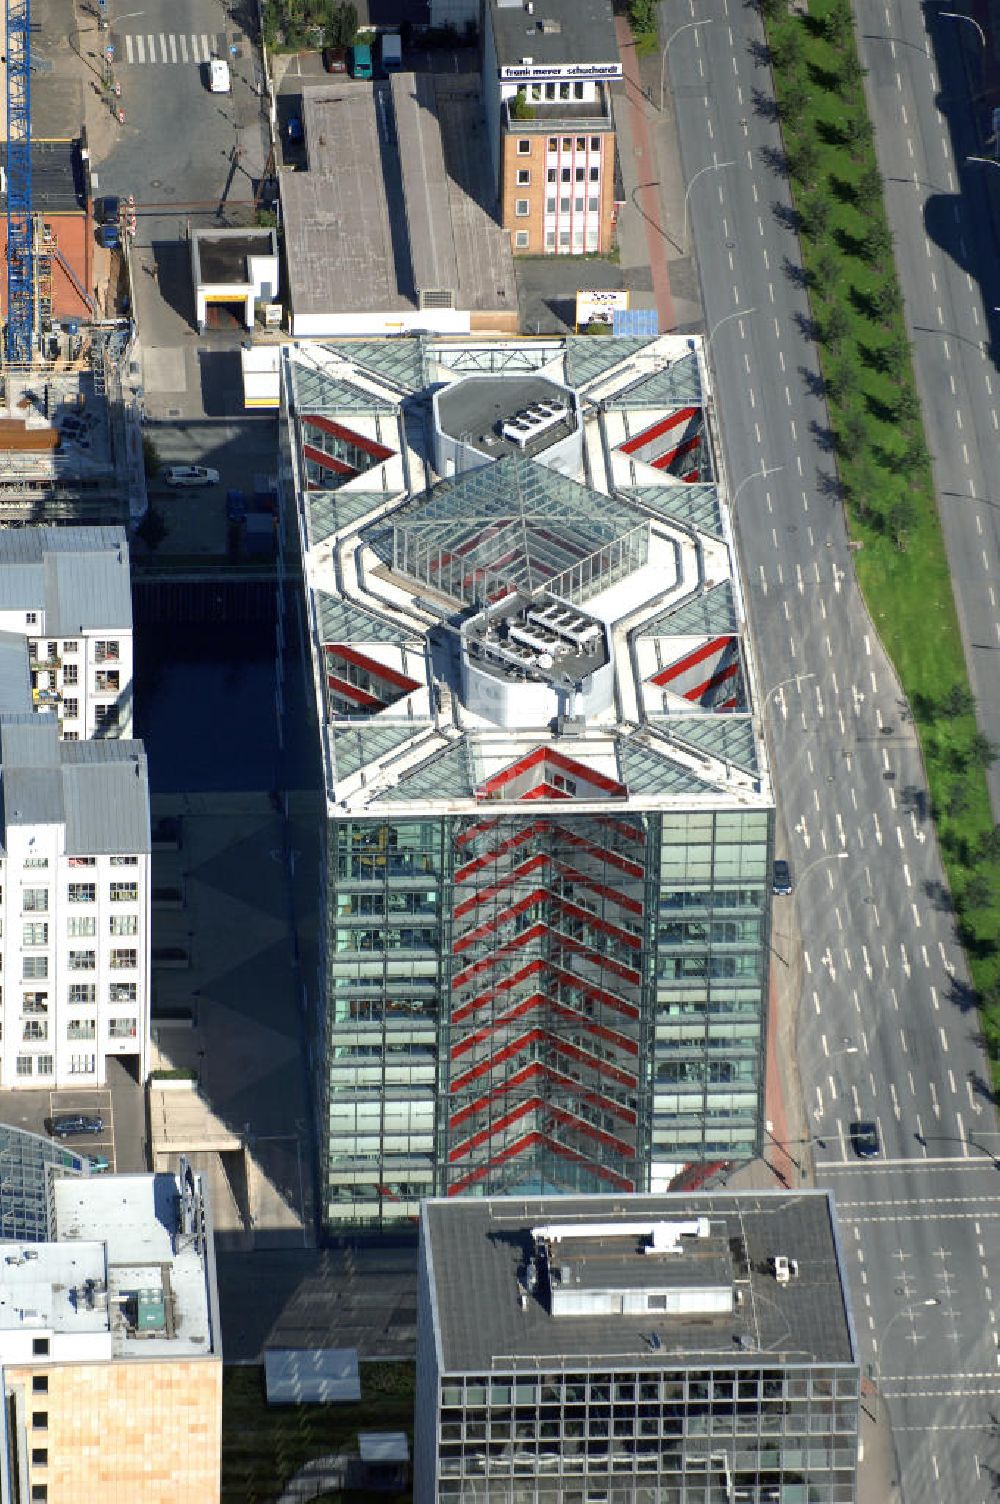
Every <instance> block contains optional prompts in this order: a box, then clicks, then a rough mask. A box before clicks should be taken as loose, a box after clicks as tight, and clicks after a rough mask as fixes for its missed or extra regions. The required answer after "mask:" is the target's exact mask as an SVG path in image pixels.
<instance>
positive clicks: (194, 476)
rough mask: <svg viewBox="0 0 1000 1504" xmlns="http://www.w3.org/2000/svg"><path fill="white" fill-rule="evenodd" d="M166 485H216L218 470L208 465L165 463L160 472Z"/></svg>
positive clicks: (217, 482)
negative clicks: (165, 465)
mask: <svg viewBox="0 0 1000 1504" xmlns="http://www.w3.org/2000/svg"><path fill="white" fill-rule="evenodd" d="M161 474H162V476H163V479H164V481H165V483H166V484H167V485H168V486H217V485H218V484H219V472H218V470H212V469H210V468H209V466H208V465H167V467H166V468H165V469H164V470H163V471H162V472H161Z"/></svg>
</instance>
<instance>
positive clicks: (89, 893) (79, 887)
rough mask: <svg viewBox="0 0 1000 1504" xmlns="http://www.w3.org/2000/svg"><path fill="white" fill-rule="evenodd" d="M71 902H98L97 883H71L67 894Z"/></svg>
mask: <svg viewBox="0 0 1000 1504" xmlns="http://www.w3.org/2000/svg"><path fill="white" fill-rule="evenodd" d="M67 897H68V898H69V901H70V903H96V901H97V884H96V883H70V885H69V892H68V894H67Z"/></svg>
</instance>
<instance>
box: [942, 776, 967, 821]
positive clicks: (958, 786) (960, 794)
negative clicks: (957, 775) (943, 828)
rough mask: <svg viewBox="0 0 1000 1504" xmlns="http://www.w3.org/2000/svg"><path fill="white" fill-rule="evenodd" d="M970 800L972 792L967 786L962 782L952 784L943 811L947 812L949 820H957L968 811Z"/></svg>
mask: <svg viewBox="0 0 1000 1504" xmlns="http://www.w3.org/2000/svg"><path fill="white" fill-rule="evenodd" d="M971 800H972V792H971V790H970V788H969V785H968V784H967V783H966V782H964V780H960V781H959V782H958V783H953V784H952V786H951V790H950V792H949V794H948V802H947V804H946V805H945V809H946V810H947V813H948V815H949V816H950V818H951V819H952V820H957V819H958V817H959V815H962V814H964V813H965V811H966V810H967V809H968V807H969V804H970V802H971Z"/></svg>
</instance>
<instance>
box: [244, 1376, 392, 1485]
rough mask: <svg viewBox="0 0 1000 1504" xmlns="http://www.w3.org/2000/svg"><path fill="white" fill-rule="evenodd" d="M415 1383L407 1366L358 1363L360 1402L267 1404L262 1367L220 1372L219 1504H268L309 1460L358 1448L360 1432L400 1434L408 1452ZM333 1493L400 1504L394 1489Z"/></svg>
mask: <svg viewBox="0 0 1000 1504" xmlns="http://www.w3.org/2000/svg"><path fill="white" fill-rule="evenodd" d="M415 1382H416V1380H415V1373H414V1366H413V1364H412V1363H362V1365H361V1401H360V1403H359V1404H356V1405H268V1404H267V1403H266V1401H265V1398H264V1370H263V1369H262V1368H242V1367H241V1368H227V1369H225V1371H224V1374H223V1381H222V1490H221V1504H272V1501H273V1500H275V1499H277V1498H278V1497H279V1495H280V1494H281V1491H282V1489H283V1488H284V1486H285V1484H286V1483H287V1482H288V1480H289V1478H291V1477H292V1476H293V1474H294V1473H296V1472H297V1471H298V1470H299V1468H300V1467H302V1466H303V1464H304V1463H306V1462H308V1461H309V1460H310V1459H311V1458H313V1457H325V1456H328V1455H333V1454H335V1453H337V1452H341V1451H344V1450H351V1449H353V1450H355V1451H356V1449H357V1435H358V1432H359V1431H371V1430H376V1431H405V1432H406V1433H407V1434H408V1436H409V1437H410V1446H411V1450H412V1446H413V1406H414V1391H415ZM332 1497H334V1498H336V1499H338V1500H339V1501H340V1504H374V1501H376V1500H381V1501H382V1504H402V1500H401V1499H397V1496H396V1495H393V1494H375V1493H372V1494H359V1493H354V1492H352V1493H342V1494H336V1495H333V1496H332ZM407 1498H408V1496H407Z"/></svg>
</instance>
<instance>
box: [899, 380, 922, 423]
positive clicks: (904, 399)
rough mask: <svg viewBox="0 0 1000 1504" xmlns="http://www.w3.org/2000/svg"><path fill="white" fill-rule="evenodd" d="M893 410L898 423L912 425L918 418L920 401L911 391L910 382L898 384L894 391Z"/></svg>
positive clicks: (911, 384) (911, 385)
mask: <svg viewBox="0 0 1000 1504" xmlns="http://www.w3.org/2000/svg"><path fill="white" fill-rule="evenodd" d="M894 408H895V413H896V417H897V419H898V420H899V422H900V423H912V422H913V421H914V420H915V419H916V418H918V417H919V416H920V399H919V397H918V396H917V394H916V392H915V391H914V389H913V383H912V382H909V381H903V382H901V383H900V385H899V387H898V388H897V390H896V397H895V402H894Z"/></svg>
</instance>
